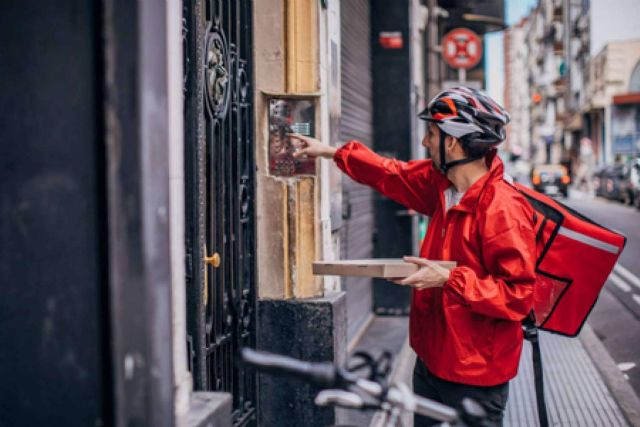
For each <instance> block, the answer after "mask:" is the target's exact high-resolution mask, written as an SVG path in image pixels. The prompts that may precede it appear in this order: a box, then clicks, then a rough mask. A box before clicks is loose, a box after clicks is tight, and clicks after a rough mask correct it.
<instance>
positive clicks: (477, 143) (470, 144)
mask: <svg viewBox="0 0 640 427" xmlns="http://www.w3.org/2000/svg"><path fill="white" fill-rule="evenodd" d="M459 140H460V146H461V147H462V151H464V154H465V156H467V157H469V158H472V159H481V158H483V157H484V156H485V155H487V153H488V152H489V151H490V150H491V146H488V145H487V144H486V143H485V142H484V141H482V140H481V139H479V138H478V137H477V135H475V134H473V133H471V134H468V135H465V136H463V137H462V138H460V139H459Z"/></svg>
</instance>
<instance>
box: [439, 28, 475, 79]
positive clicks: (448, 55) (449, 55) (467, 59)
mask: <svg viewBox="0 0 640 427" xmlns="http://www.w3.org/2000/svg"><path fill="white" fill-rule="evenodd" d="M442 57H443V59H444V60H445V62H446V63H447V64H449V66H450V67H452V68H463V69H465V70H468V69H469V68H473V67H475V66H476V65H478V63H479V62H480V59H481V58H482V40H481V39H480V37H479V36H478V35H477V34H476V33H474V32H473V31H471V30H470V29H468V28H454V29H453V30H451V31H449V32H448V33H447V34H446V35H445V36H444V38H443V39H442Z"/></svg>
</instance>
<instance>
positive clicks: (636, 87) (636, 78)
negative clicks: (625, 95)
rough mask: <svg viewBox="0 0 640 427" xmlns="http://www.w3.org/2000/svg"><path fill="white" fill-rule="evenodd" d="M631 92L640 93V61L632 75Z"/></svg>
mask: <svg viewBox="0 0 640 427" xmlns="http://www.w3.org/2000/svg"><path fill="white" fill-rule="evenodd" d="M629 92H631V93H635V92H640V61H638V63H637V64H636V66H635V68H634V69H633V72H632V73H631V80H630V81H629Z"/></svg>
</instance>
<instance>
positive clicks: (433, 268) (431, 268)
mask: <svg viewBox="0 0 640 427" xmlns="http://www.w3.org/2000/svg"><path fill="white" fill-rule="evenodd" d="M404 262H409V263H412V264H415V265H417V266H418V267H419V268H418V271H416V272H415V273H413V274H412V275H411V276H409V277H405V278H404V279H394V280H392V282H393V283H395V284H396V285H404V286H411V287H412V288H416V289H428V288H440V287H442V286H443V285H444V284H445V282H446V281H447V280H448V279H449V270H447V269H446V268H444V267H441V266H439V265H438V264H436V263H435V262H432V261H429V260H428V259H424V258H417V257H412V256H406V257H404Z"/></svg>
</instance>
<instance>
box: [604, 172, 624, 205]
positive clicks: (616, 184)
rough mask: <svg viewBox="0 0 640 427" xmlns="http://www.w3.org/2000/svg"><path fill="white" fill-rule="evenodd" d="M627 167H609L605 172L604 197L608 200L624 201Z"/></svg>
mask: <svg viewBox="0 0 640 427" xmlns="http://www.w3.org/2000/svg"><path fill="white" fill-rule="evenodd" d="M627 171H628V167H627V165H625V164H616V165H613V166H610V167H608V168H607V169H606V172H605V176H604V179H605V182H604V186H605V188H604V196H605V197H606V198H607V199H609V200H615V201H618V202H623V201H624V193H625V181H626V179H627Z"/></svg>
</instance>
